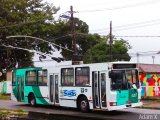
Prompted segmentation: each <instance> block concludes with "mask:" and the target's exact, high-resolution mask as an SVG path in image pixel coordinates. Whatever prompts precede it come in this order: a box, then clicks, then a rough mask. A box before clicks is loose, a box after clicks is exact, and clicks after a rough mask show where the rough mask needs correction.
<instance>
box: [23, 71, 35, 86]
mask: <svg viewBox="0 0 160 120" xmlns="http://www.w3.org/2000/svg"><path fill="white" fill-rule="evenodd" d="M36 84H37V80H36V70H32V71H27V72H26V85H36Z"/></svg>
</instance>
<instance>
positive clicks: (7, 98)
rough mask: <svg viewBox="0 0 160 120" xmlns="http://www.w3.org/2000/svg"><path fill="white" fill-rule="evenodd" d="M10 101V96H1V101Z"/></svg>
mask: <svg viewBox="0 0 160 120" xmlns="http://www.w3.org/2000/svg"><path fill="white" fill-rule="evenodd" d="M10 99H11V96H10V95H4V94H0V100H10Z"/></svg>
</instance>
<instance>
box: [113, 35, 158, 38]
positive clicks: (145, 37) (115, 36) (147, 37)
mask: <svg viewBox="0 0 160 120" xmlns="http://www.w3.org/2000/svg"><path fill="white" fill-rule="evenodd" d="M115 37H145V38H151V37H152V38H153V37H160V35H158V36H153V35H151V36H141V35H140V36H138V35H133V36H129V35H127V36H115Z"/></svg>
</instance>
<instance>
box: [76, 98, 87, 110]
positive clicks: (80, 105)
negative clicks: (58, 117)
mask: <svg viewBox="0 0 160 120" xmlns="http://www.w3.org/2000/svg"><path fill="white" fill-rule="evenodd" d="M78 109H79V110H80V111H81V112H89V102H88V100H87V98H86V97H81V98H80V99H79V100H78Z"/></svg>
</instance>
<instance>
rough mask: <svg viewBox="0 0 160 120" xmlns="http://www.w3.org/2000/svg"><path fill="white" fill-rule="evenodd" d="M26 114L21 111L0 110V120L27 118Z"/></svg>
mask: <svg viewBox="0 0 160 120" xmlns="http://www.w3.org/2000/svg"><path fill="white" fill-rule="evenodd" d="M27 115H28V113H27V112H24V111H23V110H21V109H17V110H7V109H0V120H6V119H10V118H13V117H14V118H15V117H23V118H24V117H27Z"/></svg>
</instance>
